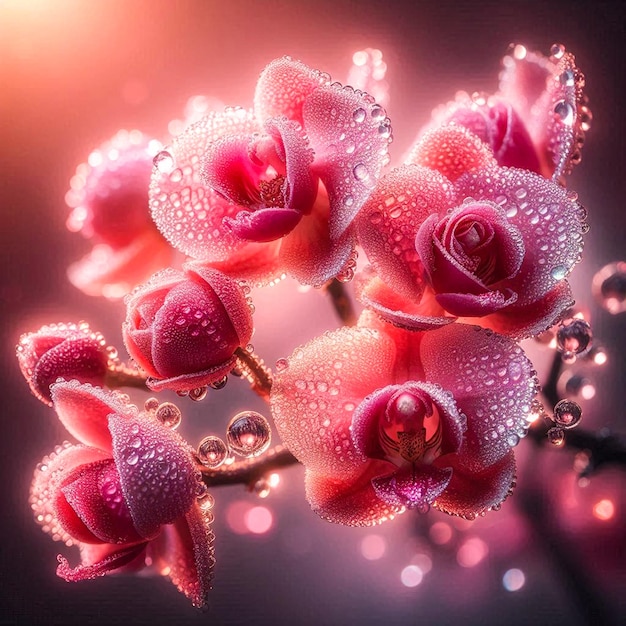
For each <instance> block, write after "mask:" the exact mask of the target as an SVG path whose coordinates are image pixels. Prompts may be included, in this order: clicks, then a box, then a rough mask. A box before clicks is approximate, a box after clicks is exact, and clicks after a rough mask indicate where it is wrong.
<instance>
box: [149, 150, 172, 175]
mask: <svg viewBox="0 0 626 626" xmlns="http://www.w3.org/2000/svg"><path fill="white" fill-rule="evenodd" d="M152 163H153V164H154V166H155V167H156V168H157V169H158V170H159V172H162V173H163V174H169V173H170V172H171V171H172V170H173V169H174V157H173V156H172V155H171V154H170V153H169V152H168V151H167V150H161V152H159V153H158V154H157V155H156V156H155V157H154V159H153V161H152Z"/></svg>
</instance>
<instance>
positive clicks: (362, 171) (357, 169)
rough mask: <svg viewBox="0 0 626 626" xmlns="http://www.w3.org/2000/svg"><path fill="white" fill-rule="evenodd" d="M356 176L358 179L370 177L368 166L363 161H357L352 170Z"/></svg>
mask: <svg viewBox="0 0 626 626" xmlns="http://www.w3.org/2000/svg"><path fill="white" fill-rule="evenodd" d="M352 173H353V174H354V177H355V178H356V179H357V180H361V181H363V180H367V179H368V178H369V177H370V173H369V172H368V171H367V167H365V165H364V164H363V163H357V164H356V165H355V166H354V169H353V170H352Z"/></svg>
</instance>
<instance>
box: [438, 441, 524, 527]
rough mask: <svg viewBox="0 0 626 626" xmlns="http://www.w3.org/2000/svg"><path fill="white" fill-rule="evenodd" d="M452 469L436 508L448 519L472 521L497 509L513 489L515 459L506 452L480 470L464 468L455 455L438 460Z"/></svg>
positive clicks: (510, 453)
mask: <svg viewBox="0 0 626 626" xmlns="http://www.w3.org/2000/svg"><path fill="white" fill-rule="evenodd" d="M438 460H440V462H441V463H442V464H443V463H447V464H448V465H449V466H450V467H451V469H452V479H451V480H450V483H449V484H448V486H447V487H446V489H445V491H444V492H443V493H442V494H440V495H439V496H437V500H436V502H435V507H436V508H438V509H439V510H441V511H444V512H445V513H450V514H451V515H459V516H461V517H466V518H470V519H473V518H474V517H476V516H477V515H478V514H480V513H482V512H483V511H488V510H489V509H491V508H494V507H497V506H498V505H499V504H500V503H501V502H502V501H503V500H505V499H506V497H507V496H508V495H509V493H510V492H511V490H512V488H513V486H514V485H515V457H514V455H513V451H512V450H511V451H509V452H508V453H507V454H505V455H504V457H503V458H502V459H500V460H499V461H497V462H496V463H494V464H493V465H490V466H489V467H486V468H483V469H477V468H471V469H470V468H468V467H464V466H463V464H462V462H460V461H459V460H458V459H457V458H456V457H455V456H454V455H451V456H450V457H449V458H444V457H440V459H438Z"/></svg>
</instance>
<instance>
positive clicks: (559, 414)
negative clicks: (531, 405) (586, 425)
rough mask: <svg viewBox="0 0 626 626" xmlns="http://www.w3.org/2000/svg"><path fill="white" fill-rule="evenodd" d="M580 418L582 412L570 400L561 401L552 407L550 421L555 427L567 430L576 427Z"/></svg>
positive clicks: (577, 405)
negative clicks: (552, 411) (552, 412)
mask: <svg viewBox="0 0 626 626" xmlns="http://www.w3.org/2000/svg"><path fill="white" fill-rule="evenodd" d="M582 416H583V411H582V409H581V408H580V405H579V404H577V403H576V402H574V401H572V400H561V401H560V402H557V404H556V405H555V406H554V414H553V416H552V420H553V421H554V423H555V424H557V426H560V427H561V428H565V429H569V428H574V427H575V426H578V424H579V423H580V420H581V419H582Z"/></svg>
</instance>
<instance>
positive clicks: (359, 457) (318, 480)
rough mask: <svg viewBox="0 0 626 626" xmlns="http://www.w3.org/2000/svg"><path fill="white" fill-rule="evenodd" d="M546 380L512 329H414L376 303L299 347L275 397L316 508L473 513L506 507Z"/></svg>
mask: <svg viewBox="0 0 626 626" xmlns="http://www.w3.org/2000/svg"><path fill="white" fill-rule="evenodd" d="M536 391H537V384H536V380H535V378H534V374H533V370H532V364H531V363H530V362H529V360H528V359H527V358H526V356H525V355H524V353H523V351H522V350H521V348H520V347H519V346H517V345H516V344H515V343H514V342H513V341H512V340H510V339H508V338H506V337H503V336H499V335H497V334H495V333H493V332H492V331H490V330H486V329H481V328H479V327H472V326H466V325H462V324H456V325H454V326H451V327H449V328H446V329H439V330H432V331H429V332H409V331H405V330H402V329H399V328H395V327H393V326H391V325H389V324H386V323H384V322H380V321H376V319H375V318H374V317H373V316H372V315H371V313H366V314H364V316H362V319H361V320H360V324H359V327H352V328H348V327H344V328H341V329H339V330H337V331H334V332H332V333H326V334H325V335H323V336H322V337H318V338H317V339H314V340H313V341H311V342H310V343H308V344H307V345H305V346H303V347H302V348H298V349H297V350H296V351H295V352H294V353H293V355H292V356H291V357H290V358H289V360H288V367H287V368H286V369H284V370H283V371H281V372H279V373H278V374H277V376H276V378H275V381H274V385H273V388H272V397H271V402H272V411H273V415H274V419H275V423H276V427H277V429H278V432H279V434H280V436H281V439H282V441H283V442H284V443H285V445H287V447H288V448H289V450H291V452H292V453H293V454H294V455H295V456H296V457H297V458H298V460H299V461H301V462H302V463H303V464H304V466H305V468H306V474H305V480H306V493H307V498H308V500H309V502H310V504H311V506H312V507H313V509H314V510H315V511H316V512H317V513H318V514H319V515H320V516H322V517H324V518H326V519H328V520H330V521H332V522H338V523H342V524H349V525H355V526H364V525H371V524H375V523H379V522H382V521H384V520H385V519H388V518H390V517H393V516H394V515H395V514H397V513H399V512H401V511H403V510H404V508H419V509H425V508H427V507H428V506H434V507H436V508H438V509H440V510H442V511H444V512H447V513H451V514H454V515H460V516H463V517H468V518H473V517H475V516H476V515H477V514H479V513H482V512H483V511H486V510H488V509H493V508H498V506H499V504H500V503H501V502H502V501H503V500H504V499H505V498H506V496H507V495H508V493H509V492H510V490H511V488H512V487H513V485H514V480H515V459H514V456H513V451H512V450H511V447H512V446H514V445H516V444H517V442H518V441H519V439H520V437H521V436H523V435H524V434H525V432H526V428H527V424H528V422H527V421H526V416H527V415H528V412H529V409H530V403H531V401H532V399H533V397H534V395H535V393H536Z"/></svg>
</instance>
